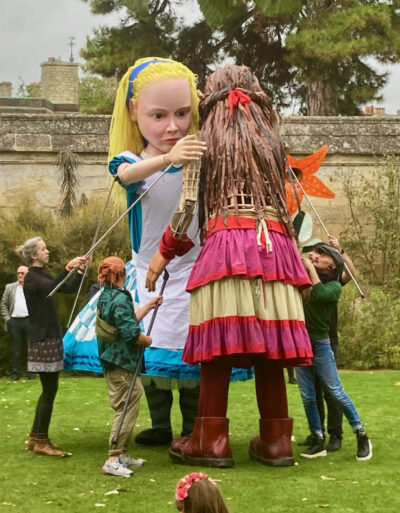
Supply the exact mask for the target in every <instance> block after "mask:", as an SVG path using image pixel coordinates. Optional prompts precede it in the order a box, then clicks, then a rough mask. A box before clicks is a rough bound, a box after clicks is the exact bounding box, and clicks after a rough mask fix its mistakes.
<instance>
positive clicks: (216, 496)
mask: <svg viewBox="0 0 400 513" xmlns="http://www.w3.org/2000/svg"><path fill="white" fill-rule="evenodd" d="M175 504H176V508H177V510H178V511H181V512H182V513H228V509H227V507H226V506H225V503H224V500H223V498H222V496H221V493H220V491H219V490H218V487H217V484H216V483H215V481H213V480H212V479H211V478H210V477H208V475H207V474H203V473H202V472H192V473H191V474H188V475H187V476H185V477H183V478H182V479H181V480H180V481H179V482H178V484H177V485H176V491H175Z"/></svg>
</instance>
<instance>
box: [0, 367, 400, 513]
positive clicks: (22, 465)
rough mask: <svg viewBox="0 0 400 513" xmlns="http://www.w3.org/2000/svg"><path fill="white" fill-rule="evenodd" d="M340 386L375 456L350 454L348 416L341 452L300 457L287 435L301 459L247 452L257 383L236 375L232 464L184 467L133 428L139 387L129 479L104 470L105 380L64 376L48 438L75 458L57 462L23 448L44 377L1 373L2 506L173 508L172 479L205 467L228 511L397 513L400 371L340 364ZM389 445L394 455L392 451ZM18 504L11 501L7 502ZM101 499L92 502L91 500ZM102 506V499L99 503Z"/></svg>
mask: <svg viewBox="0 0 400 513" xmlns="http://www.w3.org/2000/svg"><path fill="white" fill-rule="evenodd" d="M341 379H342V381H343V383H344V386H345V388H346V391H347V392H348V393H349V394H350V396H351V398H352V399H353V401H354V403H355V404H356V406H357V410H358V411H359V413H360V415H361V418H362V419H363V421H364V422H365V423H366V428H367V431H368V434H369V435H370V436H371V439H372V443H373V445H374V458H373V459H372V460H371V461H369V462H367V463H365V462H364V463H363V462H361V463H360V462H356V461H355V453H356V441H355V437H354V435H353V433H352V432H351V429H350V427H349V425H348V424H347V422H346V420H344V422H343V428H344V439H343V448H342V450H340V451H338V452H336V453H329V454H328V456H327V457H326V458H316V459H314V460H306V459H304V458H301V457H300V456H299V452H300V450H301V449H302V448H301V447H298V446H297V444H296V442H293V443H292V446H293V451H294V454H295V458H296V460H297V463H298V465H296V466H293V467H287V468H272V467H267V466H264V465H261V464H260V463H258V462H256V461H252V460H250V459H249V456H248V446H249V441H250V438H251V437H252V436H254V435H256V434H258V418H259V414H258V411H257V406H256V397H255V392H254V381H248V382H239V383H232V384H231V386H230V390H229V409H228V417H229V419H230V425H229V431H230V433H231V435H230V442H231V446H232V452H233V457H234V459H235V468H233V469H221V468H209V469H202V468H199V467H189V466H182V465H176V464H173V463H172V462H171V460H170V458H169V457H168V447H167V446H163V447H149V446H147V447H146V446H139V445H137V444H135V443H134V436H135V435H136V434H137V433H138V432H139V431H140V430H141V429H145V428H148V427H150V426H151V424H150V419H149V412H148V408H147V404H146V400H145V397H144V395H143V396H142V400H141V401H142V402H141V411H140V414H139V417H138V420H137V425H136V428H135V432H134V436H133V437H132V440H131V442H130V453H131V455H132V456H134V457H142V458H146V460H147V463H146V464H145V465H144V466H143V467H141V468H138V469H135V475H134V476H133V477H131V478H129V479H120V478H118V477H110V476H106V475H104V474H102V473H101V470H100V469H101V466H102V465H103V463H104V461H105V459H106V458H107V440H108V436H109V431H110V422H111V419H112V410H111V408H110V407H109V405H108V400H107V390H106V384H105V382H104V379H102V378H91V377H82V378H77V377H72V378H69V377H67V376H65V375H61V379H60V386H59V390H58V394H57V397H56V401H55V404H54V410H53V416H52V421H51V425H50V437H51V439H52V440H53V441H54V442H56V443H57V444H59V445H60V446H61V448H62V449H64V450H67V451H71V452H72V456H71V458H67V459H65V460H59V459H56V458H49V457H46V456H37V455H34V454H32V453H30V452H26V451H24V440H25V439H26V438H27V434H28V432H29V430H30V425H31V421H32V419H33V416H34V411H35V406H36V401H37V399H38V397H39V395H40V392H41V390H40V388H41V387H40V383H39V380H38V379H36V380H34V381H29V382H26V383H22V382H17V383H12V382H7V381H5V380H0V396H1V401H0V419H1V429H2V433H3V436H2V442H1V448H2V457H3V459H4V461H5V462H7V464H3V465H2V466H1V469H0V479H1V481H2V483H3V487H2V499H1V500H2V503H3V510H5V511H14V512H15V513H20V512H24V511H29V513H43V511H51V513H87V512H94V511H105V512H124V511H126V512H134V513H149V512H150V511H154V512H155V513H176V508H175V505H174V491H175V486H176V483H177V482H178V480H179V479H180V478H181V477H183V476H184V475H185V474H188V473H189V472H191V471H193V470H203V471H204V472H207V474H209V475H210V477H212V478H214V479H216V480H217V482H218V486H219V488H220V490H221V493H222V496H223V497H224V499H225V501H226V504H227V507H228V508H229V512H230V513H243V512H248V511H251V512H252V513H264V512H266V511H268V513H298V512H301V513H316V512H318V511H328V512H330V511H332V512H334V513H349V512H360V511H362V512H363V513H376V512H377V510H379V511H383V512H385V513H397V512H398V511H399V508H400V504H399V503H400V499H399V496H398V494H397V493H396V491H395V490H396V489H397V487H398V462H399V460H400V446H399V444H398V443H397V442H398V431H399V430H398V393H399V387H398V386H396V383H398V382H399V381H400V372H398V371H397V372H393V371H386V372H372V373H370V372H342V373H341ZM287 392H288V399H289V412H290V416H291V417H293V418H294V432H293V434H294V436H295V437H296V439H297V440H302V439H303V438H304V437H305V436H306V435H307V434H308V427H307V423H306V419H305V414H304V408H303V406H302V404H301V399H300V394H299V390H298V387H297V386H293V385H288V387H287ZM178 404H179V397H178V394H177V392H176V391H175V392H174V406H173V409H172V425H173V428H174V434H175V436H178V435H179V434H180V431H181V416H180V413H179V406H178ZM388 450H390V457H389V455H388ZM12 504H15V506H12ZM96 504H97V507H96V506H95V505H96ZM100 504H103V505H104V506H103V507H102V506H99V505H100Z"/></svg>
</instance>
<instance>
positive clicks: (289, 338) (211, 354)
mask: <svg viewBox="0 0 400 513" xmlns="http://www.w3.org/2000/svg"><path fill="white" fill-rule="evenodd" d="M260 354H262V355H263V356H264V357H265V358H267V359H270V360H279V361H280V363H281V364H282V366H284V367H297V366H304V365H311V359H312V357H313V352H312V347H311V344H310V339H309V336H308V333H307V330H306V327H305V324H304V322H303V321H298V320H287V321H265V320H260V319H257V318H256V317H229V318H226V317H225V318H219V319H212V320H210V321H207V322H204V323H203V324H201V325H200V326H192V325H191V326H190V327H189V334H188V338H187V342H186V345H185V349H184V351H183V357H182V359H183V361H184V362H186V363H188V364H195V363H199V362H204V361H209V360H212V359H213V358H218V357H220V356H226V355H238V356H239V355H240V356H241V358H239V359H238V360H237V361H236V363H235V365H236V366H237V367H245V368H246V367H250V366H251V365H253V359H252V356H253V355H260ZM246 356H247V358H246Z"/></svg>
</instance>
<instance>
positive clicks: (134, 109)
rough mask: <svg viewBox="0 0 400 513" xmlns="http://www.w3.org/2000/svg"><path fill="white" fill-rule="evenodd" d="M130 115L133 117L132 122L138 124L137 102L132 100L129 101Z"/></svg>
mask: <svg viewBox="0 0 400 513" xmlns="http://www.w3.org/2000/svg"><path fill="white" fill-rule="evenodd" d="M129 114H130V116H131V120H132V121H134V122H136V121H137V100H132V99H131V100H130V101H129Z"/></svg>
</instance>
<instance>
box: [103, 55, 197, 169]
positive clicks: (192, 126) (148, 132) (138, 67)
mask: <svg viewBox="0 0 400 513" xmlns="http://www.w3.org/2000/svg"><path fill="white" fill-rule="evenodd" d="M198 101H199V100H198V96H197V90H196V76H195V75H194V74H193V73H192V72H191V71H190V69H189V68H187V67H186V66H184V65H183V64H181V63H180V62H176V61H173V60H171V59H164V58H161V57H149V58H146V59H139V60H137V61H136V62H135V64H134V65H133V66H131V67H130V68H129V69H128V71H127V72H126V73H125V75H124V76H123V77H122V79H121V82H120V85H119V88H118V91H117V96H116V99H115V104H114V111H113V116H112V121H111V127H110V149H109V160H111V159H112V158H113V157H114V156H115V155H118V154H119V153H121V152H122V151H125V150H129V151H131V152H132V153H134V154H136V155H139V154H140V153H141V151H142V150H143V149H144V148H146V152H148V153H149V154H150V155H159V154H162V153H166V152H168V151H169V150H170V149H171V147H172V146H173V145H174V144H175V143H176V141H177V140H178V139H180V138H181V137H184V136H185V135H187V134H194V133H196V132H197V129H198ZM168 123H169V126H170V127H171V124H172V125H173V126H175V127H176V130H175V131H174V133H173V135H172V136H171V134H170V133H169V132H168V133H167V130H166V126H167V124H168Z"/></svg>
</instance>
